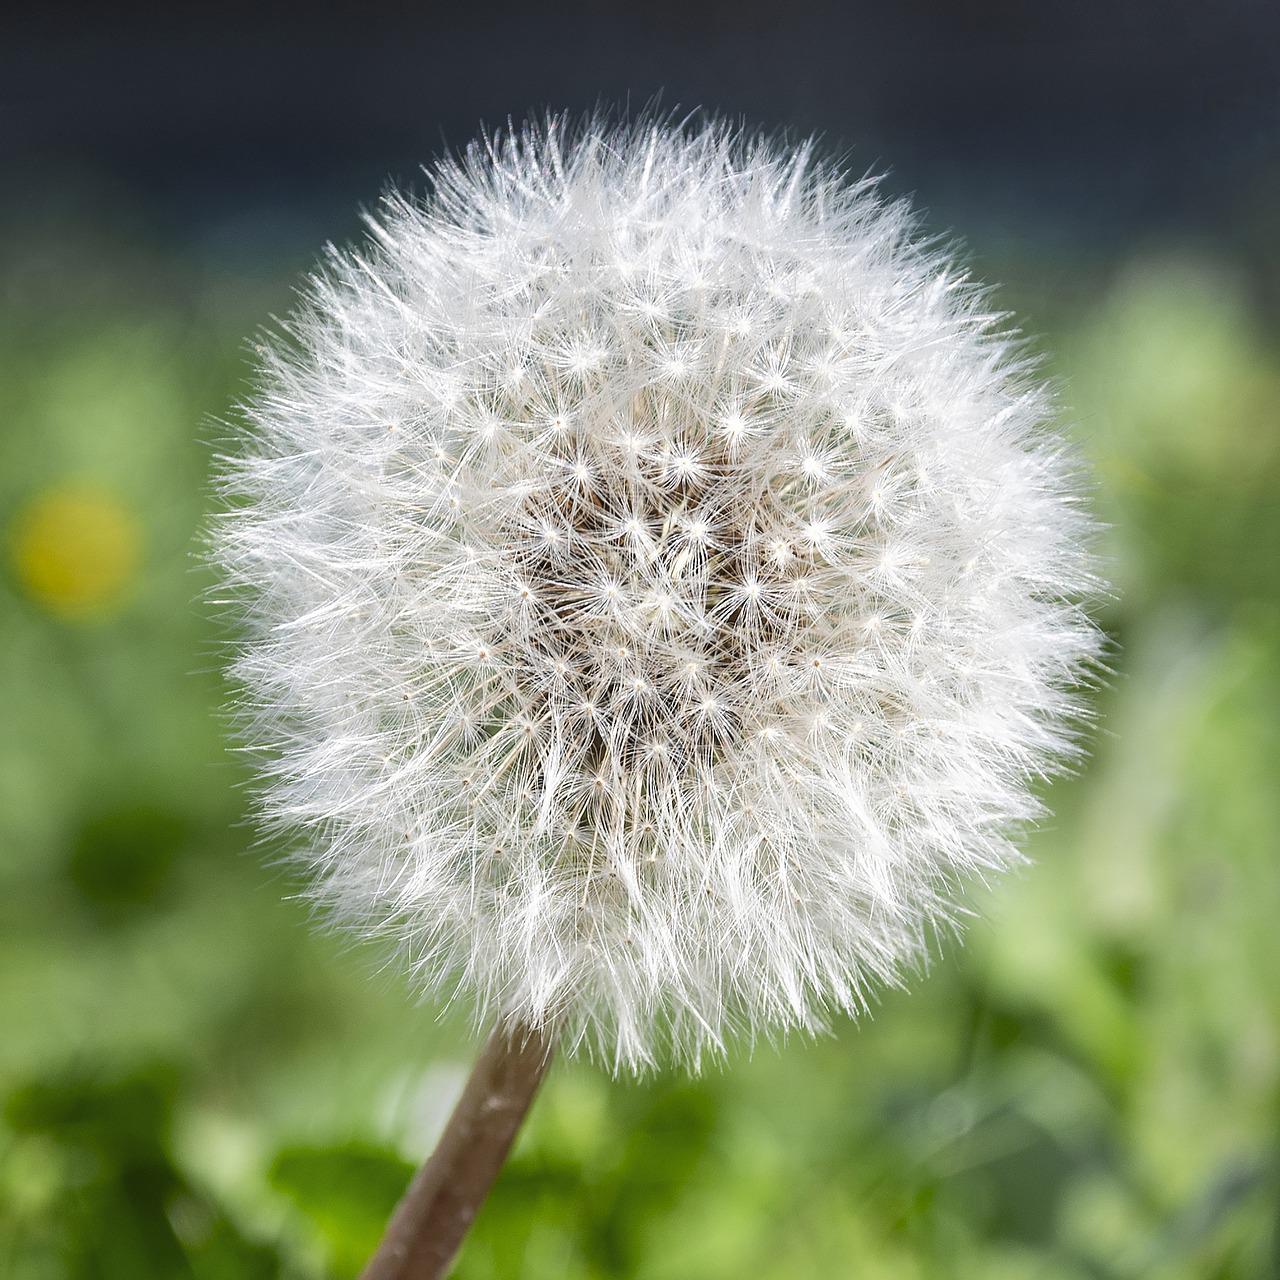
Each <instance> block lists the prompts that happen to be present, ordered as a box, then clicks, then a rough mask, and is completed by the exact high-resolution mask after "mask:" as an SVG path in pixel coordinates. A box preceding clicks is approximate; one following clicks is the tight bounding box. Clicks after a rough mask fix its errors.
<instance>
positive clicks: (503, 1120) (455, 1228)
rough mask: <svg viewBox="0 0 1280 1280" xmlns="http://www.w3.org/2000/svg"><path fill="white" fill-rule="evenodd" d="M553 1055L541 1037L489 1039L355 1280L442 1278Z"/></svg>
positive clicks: (504, 1033)
mask: <svg viewBox="0 0 1280 1280" xmlns="http://www.w3.org/2000/svg"><path fill="white" fill-rule="evenodd" d="M551 1052H552V1044H551V1040H550V1039H549V1037H548V1035H547V1033H546V1032H544V1031H540V1030H536V1029H534V1028H532V1027H527V1026H516V1027H514V1028H503V1027H499V1028H497V1029H496V1030H495V1031H494V1032H493V1034H492V1035H491V1036H490V1037H489V1040H488V1043H487V1044H486V1045H485V1047H484V1050H483V1052H482V1053H481V1054H480V1057H479V1058H478V1059H477V1060H476V1065H475V1067H474V1068H473V1069H472V1071H471V1076H470V1078H469V1079H468V1080H467V1084H466V1088H465V1089H463V1091H462V1097H461V1098H459V1099H458V1103H457V1105H456V1106H455V1107H454V1109H453V1114H452V1115H451V1116H450V1117H449V1123H448V1124H447V1125H446V1126H445V1131H444V1133H443V1135H442V1136H441V1138H440V1141H439V1142H438V1143H437V1144H436V1149H435V1150H434V1151H433V1152H432V1153H431V1155H430V1156H429V1157H428V1159H427V1161H426V1163H425V1164H424V1165H423V1166H422V1168H421V1169H419V1170H418V1172H417V1174H415V1175H414V1179H413V1181H412V1182H411V1183H410V1184H409V1189H408V1190H407V1191H406V1192H405V1194H404V1196H403V1198H402V1199H401V1201H400V1203H399V1204H398V1205H397V1206H396V1211H395V1213H393V1214H392V1215H391V1221H390V1222H389V1223H388V1224H387V1230H386V1234H385V1235H384V1236H383V1237H382V1243H381V1244H380V1245H379V1246H378V1249H377V1252H376V1253H375V1254H374V1255H373V1257H372V1259H371V1260H370V1261H369V1264H368V1266H367V1267H365V1269H364V1271H363V1272H362V1273H361V1280H435V1278H436V1277H438V1276H443V1275H444V1274H445V1272H446V1271H447V1270H448V1267H449V1264H450V1262H451V1261H452V1260H453V1257H454V1255H455V1254H456V1253H457V1251H458V1248H459V1246H460V1245H461V1244H462V1238H463V1237H464V1236H465V1235H466V1233H467V1231H468V1229H469V1228H470V1226H471V1223H472V1221H473V1219H474V1218H475V1216H476V1214H477V1213H478V1212H479V1210H480V1206H481V1205H482V1204H483V1203H484V1200H485V1197H486V1196H487V1195H488V1194H489V1190H490V1188H491V1187H492V1186H493V1184H494V1182H495V1181H496V1180H497V1177H498V1174H499V1172H500V1171H501V1169H502V1165H503V1163H504V1161H505V1160H506V1158H507V1153H508V1152H509V1151H510V1150H511V1144H512V1143H513V1142H514V1141H515V1137H516V1133H517V1131H518V1130H519V1128H520V1124H521V1122H522V1121H523V1120H524V1117H525V1114H526V1113H527V1112H528V1110H529V1106H530V1104H531V1103H532V1102H533V1097H534V1094H535V1093H537V1091H538V1086H539V1084H541V1083H542V1077H543V1076H544V1075H545V1074H546V1070H547V1067H548V1065H549V1064H550V1062H551Z"/></svg>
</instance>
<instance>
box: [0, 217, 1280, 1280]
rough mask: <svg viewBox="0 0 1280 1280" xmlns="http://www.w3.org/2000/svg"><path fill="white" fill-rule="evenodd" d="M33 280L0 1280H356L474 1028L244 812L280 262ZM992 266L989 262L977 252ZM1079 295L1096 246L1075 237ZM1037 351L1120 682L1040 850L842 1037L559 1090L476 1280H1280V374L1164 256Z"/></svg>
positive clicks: (11, 374) (1112, 284)
mask: <svg viewBox="0 0 1280 1280" xmlns="http://www.w3.org/2000/svg"><path fill="white" fill-rule="evenodd" d="M21 247H22V253H21V255H20V257H15V259H14V260H13V261H12V262H11V263H10V264H9V265H8V266H6V267H5V268H4V270H3V273H2V274H0V548H2V550H3V569H2V570H0V610H2V611H3V616H2V618H0V627H2V634H3V639H4V649H3V659H2V661H0V706H3V708H4V733H3V734H2V735H0V841H2V846H0V1028H2V1031H0V1099H2V1100H3V1101H2V1104H0V1275H3V1276H5V1277H12V1278H13V1280H62V1278H66V1280H99V1278H103V1277H106V1278H108V1280H114V1278H115V1277H121V1278H124V1277H128V1278H129V1280H147V1278H148V1277H200V1278H201V1280H204V1278H206V1277H208V1278H215V1277H218V1278H220V1277H228V1278H230V1277H257V1276H261V1277H273V1276H284V1277H297V1278H299V1280H318V1278H320V1277H346V1276H352V1275H354V1274H355V1273H356V1272H357V1270H358V1269H359V1266H360V1263H361V1261H362V1259H363V1258H364V1257H365V1256H366V1255H367V1253H368V1251H369V1249H370V1248H371V1247H372V1245H373V1243H374V1242H375V1241H376V1239H377V1237H378V1234H379V1231H380V1228H381V1225H382V1223H383V1221H384V1220H385V1217H386V1215H387V1214H388V1212H389V1211H390V1209H391V1207H392V1205H393V1203H394V1202H395V1200H396V1198H397V1195H398V1193H399V1191H400V1189H401V1188H402V1187H403V1186H404V1184H405V1182H406V1180H407V1178H408V1176H409V1173H410V1170H411V1168H412V1166H413V1164H414V1163H415V1162H416V1161H417V1160H418V1159H419V1158H420V1157H421V1156H422V1154H423V1153H424V1152H425V1151H426V1150H427V1149H428V1148H429V1146H430V1144H431V1141H432V1138H433V1136H434V1134H435V1133H436V1132H437V1131H438V1128H439V1126H440V1124H441V1123H442V1121H443V1117H444V1115H445V1114H446V1112H447V1109H448V1107H449V1105H450V1103H451V1101H452V1098H453V1096H454V1095H455V1094H456V1091H457V1089H458V1088H459V1085H460V1081H461V1078H462V1075H463V1072H464V1071H465V1069H466V1063H467V1059H468V1057H469V1055H470V1053H471V1051H472V1040H471V1037H470V1035H469V1031H468V1028H467V1026H466V1024H465V1023H464V1022H462V1021H460V1020H459V1016H458V1015H454V1016H451V1017H450V1018H447V1019H445V1020H444V1021H442V1022H441V1021H437V1020H436V1018H435V1015H434V1012H433V1011H432V1010H430V1009H426V1008H421V1007H417V1006H415V1004H414V1002H413V1000H412V997H411V995H410V993H409V992H408V990H407V988H406V986H405V985H404V984H403V982H402V981H401V979H400V978H399V977H398V976H397V975H396V974H395V972H394V971H393V970H391V969H389V968H386V967H384V966H383V964H382V962H383V960H384V959H385V957H384V956H383V955H382V954H381V953H379V952H376V951H372V950H369V949H362V948H358V947H354V946H352V945H350V944H349V943H346V942H344V941H342V940H341V939H337V938H334V937H331V936H328V935H326V934H325V933H324V932H323V931H317V930H314V929H312V928H310V927H308V920H307V918H306V912H305V911H304V910H303V909H302V908H301V907H300V906H299V904H298V903H297V902H296V901H295V900H294V899H293V898H292V897H291V896H290V895H291V893H292V890H293V888H294V887H295V886H293V885H292V884H291V883H290V881H289V880H288V878H287V876H285V875H284V874H283V873H281V872H278V871H276V870H273V869H272V863H271V853H272V851H271V850H262V849H258V848H255V847H254V845H253V839H252V834H251V832H250V830H249V829H248V827H247V826H246V823H245V811H246V802H245V796H244V790H243V786H242V784H243V782H244V775H243V770H242V767H241V766H240V765H239V764H238V763H237V761H236V758H235V755H234V753H233V752H231V751H230V750H229V749H228V747H227V746H226V744H225V741H224V734H223V727H224V726H223V723H222V721H221V718H220V715H219V706H220V704H221V703H222V702H223V700H224V697H225V689H224V687H223V685H222V682H221V678H220V675H219V673H218V645H219V643H220V638H219V637H220V634H221V633H220V631H219V629H218V626H217V624H216V622H215V621H214V620H213V619H212V618H211V617H210V613H211V610H210V609H209V608H208V607H206V606H204V605H202V604H199V603H195V602H194V601H196V600H197V597H198V596H199V594H200V593H201V592H202V591H203V590H204V589H205V588H206V587H207V586H208V585H209V582H208V577H207V573H206V570H205V569H204V568H203V567H202V566H201V564H200V562H199V559H198V557H197V556H196V555H195V553H194V548H195V546H196V539H197V534H198V530H199V528H200V526H201V522H202V520H203V518H204V514H205V511H206V508H207V480H206V477H207V473H208V465H209V458H210V453H211V449H212V445H211V444H210V443H209V441H210V440H211V439H212V438H214V437H216V435H217V427H216V425H211V418H216V417H217V416H218V415H225V414H227V413H228V412H229V407H230V405H231V403H232V400H233V399H234V397H235V396H236V395H237V394H240V393H241V392H242V390H243V378H244V376H245V368H246V362H245V359H244V354H243V349H242V347H241V338H242V335H244V334H246V333H249V332H251V331H252V330H253V328H254V326H255V325H256V324H258V323H259V322H260V321H261V320H262V318H263V317H264V316H266V315H267V314H268V313H269V312H270V311H272V310H280V309H282V308H284V307H287V305H288V297H289V294H288V282H287V280H286V278H285V275H286V273H285V272H284V271H283V270H276V271H269V270H258V269H255V268H253V267H252V266H245V265H243V264H241V265H240V266H238V267H237V266H234V265H228V264H227V263H225V262H218V261H215V260H204V259H202V258H200V257H199V255H194V256H193V255H190V254H188V255H187V256H185V257H181V258H179V257H175V256H173V255H172V254H168V253H166V252H165V251H163V250H161V249H158V248H150V249H145V250H144V249H140V248H138V247H136V246H134V247H130V246H129V245H127V244H123V243H120V242H117V241H114V240H106V239H94V238H93V236H92V235H91V234H89V233H84V234H83V235H81V237H80V238H79V239H73V238H68V237H65V236H64V237H62V238H57V239H54V238H49V239H46V240H40V239H39V238H38V237H35V238H28V239H26V240H23V241H22V242H21ZM985 266H986V267H987V268H989V270H990V272H991V273H992V274H997V275H998V274H1000V273H1001V266H1002V264H1001V263H1000V261H999V260H994V261H992V262H989V263H987V264H985ZM1051 266H1052V270H1050V269H1049V268H1048V267H1046V268H1045V271H1044V273H1043V274H1044V278H1045V279H1050V278H1052V277H1053V273H1054V271H1056V272H1057V273H1058V275H1059V276H1061V275H1062V274H1064V273H1066V272H1069V271H1070V269H1071V264H1069V263H1068V264H1063V263H1060V262H1059V263H1056V264H1051ZM1014 276H1015V282H1019V281H1020V282H1021V293H1018V292H1017V290H1014V292H1015V293H1017V296H1016V297H1014V298H1013V301H1015V302H1016V303H1018V304H1020V305H1021V304H1029V305H1030V307H1031V311H1032V316H1033V322H1034V323H1035V324H1036V325H1038V326H1040V327H1041V328H1042V329H1045V330H1047V331H1048V334H1049V336H1048V337H1047V338H1046V339H1045V340H1044V343H1043V345H1044V347H1045V348H1046V349H1047V350H1052V351H1053V352H1054V353H1055V362H1054V364H1053V365H1052V369H1053V372H1054V373H1055V374H1057V375H1060V377H1061V379H1062V382H1063V385H1064V388H1065V398H1066V400H1067V401H1068V402H1069V403H1070V405H1071V406H1072V410H1071V411H1072V416H1073V418H1074V420H1075V421H1076V423H1077V434H1078V436H1079V438H1080V440H1081V443H1082V445H1083V448H1084V450H1085V452H1086V453H1087V454H1088V455H1089V456H1090V458H1091V459H1092V461H1093V464H1094V466H1095V468H1096V473H1097V477H1098V492H1097V504H1098V507H1099V509H1100V512H1101V514H1102V516H1103V518H1104V519H1105V520H1107V521H1108V522H1109V529H1108V531H1107V532H1106V534H1105V535H1104V537H1103V548H1102V549H1103V552H1104V555H1105V556H1106V558H1107V561H1108V573H1109V574H1110V576H1111V578H1112V579H1113V581H1114V582H1115V584H1116V588H1117V592H1116V597H1115V599H1114V600H1113V601H1109V602H1105V603H1104V605H1103V606H1102V609H1101V615H1102V620H1103V622H1104V624H1105V625H1106V626H1107V628H1108V629H1109V631H1110V632H1111V633H1112V635H1113V636H1114V637H1115V639H1116V641H1117V651H1116V658H1115V667H1116V674H1115V678H1114V680H1113V681H1112V682H1111V683H1110V686H1109V687H1108V688H1107V689H1106V690H1105V691H1103V692H1102V693H1101V694H1100V695H1099V696H1098V699H1097V701H1098V710H1099V713H1100V717H1101V723H1102V725H1103V733H1102V734H1101V735H1100V737H1099V738H1098V740H1097V743H1096V750H1095V753H1094V755H1093V758H1092V760H1091V761H1090V762H1089V764H1088V765H1087V767H1086V768H1085V769H1084V771H1083V773H1082V775H1081V776H1079V777H1076V778H1072V779H1068V780H1066V781H1063V782H1061V783H1058V784H1055V785H1054V787H1053V790H1052V797H1051V799H1052V804H1053V807H1054V809H1055V812H1056V814H1057V817H1056V818H1055V820H1054V821H1053V822H1052V823H1050V824H1049V825H1048V826H1047V827H1046V828H1045V829H1044V830H1042V831H1041V832H1039V833H1038V834H1037V835H1036V836H1035V837H1034V838H1033V840H1032V841H1031V850H1030V851H1031V853H1032V855H1033V858H1034V862H1033V865H1032V866H1031V867H1030V868H1029V869H1028V870H1027V871H1026V872H1025V873H1023V874H1022V875H1020V876H1017V877H1014V878H1011V879H1009V880H1007V881H1006V882H1004V883H1002V884H1000V885H998V886H996V887H994V888H993V889H991V890H990V891H988V892H986V893H984V894H982V895H979V896H978V897H977V898H976V899H975V906H976V907H977V908H978V909H979V914H978V916H977V918H976V919H975V921H974V922H973V923H972V924H971V926H970V928H969V930H968V945H967V947H965V948H964V949H963V950H961V949H960V948H959V947H957V946H956V945H955V944H954V943H952V942H950V941H944V942H943V943H941V944H940V946H939V948H938V960H937V963H936V964H935V965H934V966H933V971H932V972H931V973H930V974H928V975H924V976H923V977H922V979H921V980H920V981H919V982H918V983H916V984H915V988H916V989H915V990H914V991H913V992H912V993H911V994H901V993H893V994H890V995H888V996H886V997H885V998H884V1000H883V1001H882V1003H881V1005H880V1007H879V1009H878V1011H877V1012H876V1014H875V1016H874V1018H872V1019H870V1020H868V1021H866V1022H864V1023H863V1024H860V1025H858V1026H853V1025H839V1026H837V1027H836V1029H835V1034H834V1035H833V1036H832V1037H830V1038H826V1039H823V1040H821V1041H819V1042H817V1043H813V1044H809V1043H801V1042H793V1043H790V1044H786V1045H783V1046H781V1047H779V1048H773V1047H768V1046H763V1047H760V1048H758V1049H757V1050H756V1051H755V1053H754V1054H748V1053H746V1052H745V1051H744V1052H740V1053H738V1054H737V1055H735V1059H734V1060H733V1061H732V1062H731V1063H729V1064H728V1065H727V1066H726V1067H725V1068H724V1069H723V1070H719V1069H713V1070H712V1071H711V1072H710V1073H709V1074H708V1075H707V1076H705V1077H704V1078H702V1079H699V1080H695V1081H690V1080H686V1079H683V1078H680V1077H675V1076H662V1077H659V1078H657V1079H653V1080H648V1081H645V1082H643V1083H639V1084H636V1083H633V1082H625V1081H623V1082H615V1081H613V1080H611V1079H609V1078H607V1077H606V1076H605V1075H604V1074H602V1073H601V1072H599V1071H597V1070H594V1069H592V1068H591V1067H589V1066H579V1065H573V1066H570V1065H565V1064H560V1065H558V1066H557V1068H556V1070H555V1071H554V1072H553V1074H552V1077H551V1079H550V1081H549V1083H548V1085H547V1087H546V1090H545V1092H544V1094H543V1096H542V1097H541V1099H540V1100H539V1102H538V1104H537V1107H536V1109H535V1113H534V1115H533V1118H532V1120H531V1123H530V1124H529V1126H528V1128H527V1130H526V1132H525V1133H524V1134H523V1136H522V1138H521V1141H520V1144H519V1146H518V1148H517V1151H516V1154H515V1156H514V1158H513V1160H512V1162H511V1164H510V1165H509V1167H508V1169H507V1170H506V1172H505V1174H504V1175H503V1177H502V1180H501V1182H500V1183H499V1186H498V1188H497V1190H496V1192H495V1194H494V1196H493V1198H492V1200H491V1201H490V1203H489V1204H488V1205H487V1207H486V1208H485V1210H484V1212H483V1214H482V1215H481V1217H480V1219H479V1221H478V1224H477V1227H476V1230H475V1232H474V1234H473V1236H472V1238H471V1240H470V1241H469V1242H468V1244H467V1246H466V1248H465V1251H464V1254H463V1256H462V1259H461V1262H460V1265H459V1268H458V1275H459V1276H460V1277H463V1278H464V1280H487V1278H490V1277H494V1278H496V1277H511V1276H517V1275H519V1276H530V1277H543V1276H545V1277H556V1278H557V1280H588V1278H591V1280H598V1278H603V1277H635V1278H636V1280H642V1278H643V1280H717V1278H719V1277H724V1278H726V1280H727V1278H729V1277H733V1278H735V1280H736V1278H737V1277H742V1276H753V1277H759V1278H761V1280H769V1278H782V1277H811V1276H821V1277H844V1276H858V1277H872V1278H879V1277H884V1278H885V1280H898V1278H901V1280H917V1278H920V1280H925V1278H929V1280H932V1278H933V1277H948V1278H949V1277H955V1278H956V1280H970V1278H972V1280H1004V1278H1006V1277H1008V1278H1009V1280H1013V1278H1015V1277H1017V1278H1022V1277H1044V1278H1045V1280H1111V1278H1116V1280H1119V1278H1122V1277H1155V1278H1156V1280H1180V1278H1183V1277H1214V1278H1219V1280H1244V1278H1246V1277H1248V1278H1252V1277H1264V1276H1274V1275H1277V1274H1280V1208H1278V1206H1280V1125H1278V1123H1277V1122H1278V1119H1280V928H1278V927H1277V921H1280V866H1278V865H1277V834H1276V833H1277V832H1278V831H1280V785H1278V783H1280V778H1278V776H1277V774H1278V764H1277V762H1278V761H1280V741H1278V736H1280V729H1278V726H1280V361H1278V360H1277V357H1276V354H1275V350H1274V347H1273V345H1272V342H1273V339H1274V334H1273V333H1271V332H1270V331H1269V330H1268V328H1267V326H1266V325H1265V324H1264V322H1263V321H1262V320H1261V319H1260V318H1259V316H1258V315H1257V314H1256V313H1255V310H1254V309H1253V308H1252V306H1251V303H1250V300H1249V295H1248V293H1247V290H1246V288H1245V283H1246V282H1244V281H1243V280H1242V279H1240V278H1238V277H1237V276H1235V275H1233V274H1232V272H1231V271H1230V270H1228V269H1227V268H1226V267H1225V266H1223V265H1221V264H1217V263H1215V262H1214V261H1211V260H1209V261H1206V260H1203V259H1196V258H1194V257H1191V256H1187V255H1179V254H1171V253H1164V254H1145V255H1144V254H1137V255H1135V256H1134V257H1133V259H1132V261H1130V262H1129V263H1128V265H1127V266H1125V267H1123V269H1119V270H1109V271H1101V270H1099V271H1096V272H1095V277H1096V278H1091V279H1090V282H1089V288H1087V289H1086V288H1077V289H1075V290H1073V291H1071V292H1070V293H1067V294H1065V295H1064V296H1063V297H1060V298H1058V300H1057V302H1056V304H1055V302H1054V300H1053V299H1052V298H1050V297H1047V296H1044V294H1043V292H1042V293H1037V292H1036V288H1035V281H1036V279H1037V278H1038V276H1037V271H1036V269H1035V268H1034V266H1028V265H1027V264H1026V263H1025V262H1024V264H1023V266H1022V268H1021V270H1020V271H1014Z"/></svg>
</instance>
